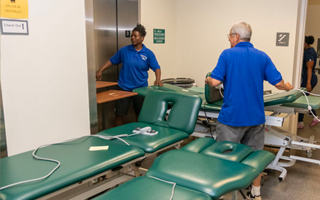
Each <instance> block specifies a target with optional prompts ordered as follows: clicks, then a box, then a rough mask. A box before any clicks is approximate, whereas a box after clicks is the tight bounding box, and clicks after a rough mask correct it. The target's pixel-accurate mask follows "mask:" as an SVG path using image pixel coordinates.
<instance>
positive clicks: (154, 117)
mask: <svg viewBox="0 0 320 200" xmlns="http://www.w3.org/2000/svg"><path fill="white" fill-rule="evenodd" d="M145 101H147V103H146V102H145V103H144V104H143V107H142V109H141V113H140V115H139V119H138V122H137V123H129V124H125V125H123V126H118V127H115V128H111V129H108V130H104V131H102V132H100V133H98V134H99V135H103V136H114V135H117V134H119V133H130V132H132V130H134V129H135V128H137V127H140V128H143V127H146V126H150V127H151V128H152V129H153V130H155V131H158V132H159V133H158V134H157V135H155V136H152V137H150V136H146V135H139V136H135V137H129V138H127V139H126V141H127V142H128V143H129V144H131V145H133V146H136V147H139V148H141V149H142V150H143V151H145V152H146V153H155V152H156V151H158V150H160V149H163V148H164V147H168V146H169V145H172V144H175V143H176V142H179V141H180V142H181V141H182V140H183V139H186V138H188V137H189V135H190V134H192V133H193V131H194V127H195V124H196V121H197V117H198V112H199V108H200V105H201V102H202V100H201V98H199V97H198V96H197V95H185V94H183V93H177V92H172V91H158V90H152V91H149V92H148V95H147V96H146V99H145ZM169 104H170V105H173V107H172V108H171V111H170V114H169V116H168V119H167V120H165V117H166V113H167V108H168V105H169Z"/></svg>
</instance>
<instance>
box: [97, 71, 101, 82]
mask: <svg viewBox="0 0 320 200" xmlns="http://www.w3.org/2000/svg"><path fill="white" fill-rule="evenodd" d="M101 77H102V72H101V71H100V70H99V71H98V72H97V74H96V80H97V81H101Z"/></svg>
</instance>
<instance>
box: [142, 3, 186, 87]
mask: <svg viewBox="0 0 320 200" xmlns="http://www.w3.org/2000/svg"><path fill="white" fill-rule="evenodd" d="M139 7H140V8H139V9H140V12H139V13H140V23H141V24H143V25H144V26H145V27H146V31H147V36H146V37H145V41H144V44H145V45H146V46H147V47H148V48H149V49H151V50H152V51H153V52H154V54H155V55H156V57H157V60H158V62H159V64H160V66H161V73H162V74H161V79H164V78H174V77H176V76H177V75H179V74H178V73H176V72H177V71H178V70H179V69H180V68H179V67H178V66H177V61H178V59H177V57H176V56H177V55H176V49H177V46H178V44H177V37H178V35H177V29H176V23H175V22H176V3H175V1H172V0H161V1H159V0H140V1H139ZM153 29H165V44H154V43H153ZM154 80H155V75H154V73H153V72H152V71H149V85H151V84H153V82H154Z"/></svg>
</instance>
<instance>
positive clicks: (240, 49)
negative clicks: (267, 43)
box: [211, 42, 282, 126]
mask: <svg viewBox="0 0 320 200" xmlns="http://www.w3.org/2000/svg"><path fill="white" fill-rule="evenodd" d="M211 77H212V78H214V79H216V80H219V81H222V82H223V86H224V98H223V105H222V109H221V111H220V113H219V117H218V121H219V122H220V123H222V124H226V125H229V126H255V125H260V124H264V123H265V114H264V101H263V81H264V80H266V81H268V82H269V83H270V84H272V85H275V84H277V83H279V82H280V81H281V80H282V77H281V74H280V73H279V71H278V70H277V69H276V67H275V65H274V64H273V62H272V61H271V59H270V58H269V56H268V55H267V54H266V53H264V52H262V51H259V50H258V49H255V48H254V47H253V45H252V44H251V43H250V42H240V43H238V44H237V45H236V46H235V47H234V48H230V49H226V50H224V51H223V52H222V53H221V55H220V57H219V60H218V64H217V66H216V67H215V68H214V69H213V71H212V74H211Z"/></svg>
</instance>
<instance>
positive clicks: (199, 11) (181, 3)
mask: <svg viewBox="0 0 320 200" xmlns="http://www.w3.org/2000/svg"><path fill="white" fill-rule="evenodd" d="M176 1H177V5H176V6H177V8H179V9H176V14H177V28H176V30H177V35H178V36H179V37H177V44H178V47H177V53H178V55H177V60H178V62H179V63H178V67H179V70H178V71H179V76H184V77H191V78H195V80H196V82H197V84H198V85H200V86H203V85H204V76H205V75H206V73H207V72H209V71H212V69H213V68H214V67H215V66H216V64H217V60H218V58H219V55H220V54H221V52H222V51H223V50H224V49H226V48H229V47H230V43H229V41H228V39H227V34H228V33H229V31H230V28H231V26H232V25H233V24H234V23H236V22H240V21H245V22H247V23H249V24H250V25H251V27H252V29H253V35H252V40H251V42H252V43H253V45H254V46H255V47H256V48H258V49H260V50H262V51H264V52H266V53H267V54H268V55H269V56H270V57H271V59H272V60H273V62H274V63H275V65H276V66H277V68H278V70H279V71H280V72H281V73H282V75H283V78H284V80H285V81H290V82H292V75H293V61H294V48H295V34H296V19H297V10H298V7H297V6H298V0H282V1H278V0H269V1H256V0H242V1H237V0H224V1H218V0H214V1H213V0H201V1H195V0H176ZM277 32H289V33H290V40H289V47H277V46H276V45H275V43H276V33H277ZM271 88H273V87H272V86H270V85H269V84H265V89H271Z"/></svg>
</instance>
